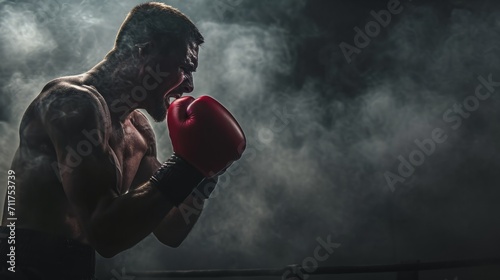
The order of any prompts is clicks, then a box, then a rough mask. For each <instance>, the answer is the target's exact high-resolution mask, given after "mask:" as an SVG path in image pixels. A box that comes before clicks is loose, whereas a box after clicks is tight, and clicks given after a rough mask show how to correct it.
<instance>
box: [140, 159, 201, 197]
mask: <svg viewBox="0 0 500 280" xmlns="http://www.w3.org/2000/svg"><path fill="white" fill-rule="evenodd" d="M203 178H204V176H203V174H202V173H201V172H200V171H198V170H197V169H196V168H195V167H194V166H192V165H191V164H189V163H188V162H187V161H185V160H184V159H182V158H181V157H179V156H177V155H176V154H173V155H172V156H171V157H170V158H169V159H168V160H167V161H165V163H163V164H162V165H161V167H160V168H159V169H158V170H157V171H156V172H155V173H154V174H153V176H151V178H150V179H149V181H150V183H151V184H152V185H154V186H156V187H157V188H158V189H159V191H160V192H161V193H162V194H163V195H164V196H165V198H166V199H167V200H169V201H170V202H172V203H173V204H174V205H175V206H179V204H181V203H182V202H183V201H184V200H185V199H186V197H188V196H189V194H190V193H192V191H193V189H194V188H196V187H197V186H198V185H199V184H200V182H201V181H203Z"/></svg>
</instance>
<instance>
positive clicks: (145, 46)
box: [135, 42, 152, 59]
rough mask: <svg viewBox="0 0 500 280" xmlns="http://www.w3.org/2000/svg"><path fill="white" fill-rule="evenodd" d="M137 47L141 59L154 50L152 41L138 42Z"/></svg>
mask: <svg viewBox="0 0 500 280" xmlns="http://www.w3.org/2000/svg"><path fill="white" fill-rule="evenodd" d="M135 47H136V48H137V53H136V54H137V55H138V56H139V58H141V59H144V58H145V57H146V56H148V55H149V54H151V50H152V43H151V42H146V43H141V44H136V45H135Z"/></svg>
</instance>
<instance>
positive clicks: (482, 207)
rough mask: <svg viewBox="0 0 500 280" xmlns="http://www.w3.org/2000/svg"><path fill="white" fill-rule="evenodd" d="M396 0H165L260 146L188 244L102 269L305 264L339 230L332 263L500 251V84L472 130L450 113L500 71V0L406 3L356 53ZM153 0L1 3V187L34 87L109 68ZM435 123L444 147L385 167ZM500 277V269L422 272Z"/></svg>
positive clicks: (209, 90)
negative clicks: (199, 36) (362, 36)
mask: <svg viewBox="0 0 500 280" xmlns="http://www.w3.org/2000/svg"><path fill="white" fill-rule="evenodd" d="M388 2H389V1H388V0H384V1H378V0H377V1H319V0H315V1H313V0H310V1H300V0H289V1H264V0H259V1H256V0H222V1H208V0H204V1H202V0H191V1H166V2H165V3H167V4H170V5H173V6H174V7H177V8H179V9H180V10H181V11H183V12H184V13H186V14H187V15H188V16H189V17H190V18H191V19H192V20H193V21H194V22H195V23H196V24H197V26H198V27H199V28H200V30H201V32H202V33H203V34H204V36H205V38H206V43H205V44H204V45H203V47H202V48H201V51H200V66H199V68H198V71H197V73H195V87H196V88H195V92H194V93H193V95H195V96H199V95H201V94H210V95H212V96H214V97H215V98H217V99H218V100H219V101H221V102H222V103H223V104H224V105H225V106H226V107H227V108H228V109H229V110H230V111H231V112H232V113H233V114H234V115H235V116H236V118H237V119H238V120H239V121H240V123H241V125H242V127H243V129H244V130H245V132H246V135H247V137H248V140H249V142H248V148H247V151H246V153H245V155H244V156H243V158H242V159H241V160H240V161H239V162H238V164H237V165H236V166H233V168H232V169H231V170H230V172H228V173H227V174H226V175H224V177H223V178H222V179H221V183H220V184H219V187H218V191H219V192H218V193H217V194H216V195H214V197H213V198H211V199H210V200H209V201H208V203H207V205H206V207H205V210H204V213H203V215H202V218H201V219H200V221H199V222H198V224H197V225H196V226H195V228H194V229H193V231H192V233H191V234H190V236H189V237H188V238H187V239H186V240H185V242H184V243H183V244H182V245H181V246H180V247H179V248H177V249H172V248H168V247H165V246H163V245H161V244H160V243H159V242H158V241H157V240H156V239H155V238H154V237H152V236H150V237H148V238H146V239H145V240H143V241H142V242H140V243H139V244H137V245H136V246H135V247H134V248H132V249H130V250H127V251H125V252H123V253H121V254H119V255H117V256H116V257H114V258H112V259H104V258H101V257H99V258H98V267H97V272H98V276H99V279H105V280H108V279H109V280H111V279H113V278H115V279H119V278H117V277H118V275H122V273H123V271H125V272H126V271H132V270H135V271H137V270H178V269H209V268H258V267H283V266H285V265H288V264H292V263H298V264H300V263H302V262H303V260H304V259H306V258H307V257H312V256H313V254H314V250H315V248H316V247H317V246H318V241H317V238H322V239H324V240H326V239H327V237H328V236H329V238H330V240H331V241H332V242H334V243H339V244H340V247H338V248H337V249H335V251H334V252H333V253H332V254H331V255H330V256H329V258H328V259H327V260H325V261H320V262H319V265H320V266H329V265H361V264H385V263H400V262H408V261H410V262H411V261H416V260H420V261H443V260H452V259H471V258H481V257H494V256H499V255H500V252H499V245H500V240H499V237H500V226H499V216H500V215H499V210H500V206H499V204H498V201H499V198H500V189H499V182H500V172H499V167H500V159H499V155H500V153H499V152H500V151H499V145H498V143H499V139H500V128H499V125H498V120H499V117H500V114H499V111H498V108H499V105H500V100H499V99H500V98H499V96H498V95H499V92H500V88H498V89H497V91H495V92H494V93H493V94H492V95H491V97H489V98H488V99H486V100H484V101H480V102H479V106H478V108H477V109H476V110H474V111H471V112H470V116H468V117H467V118H462V123H461V125H460V126H459V127H458V128H457V129H452V126H451V123H449V122H446V121H445V120H444V119H443V114H444V112H445V111H447V110H448V109H452V108H453V106H454V104H462V103H463V101H464V99H465V98H469V99H468V100H470V97H471V96H472V95H474V92H475V89H476V87H477V86H478V85H479V84H480V82H479V80H478V77H479V76H482V77H486V78H487V77H488V76H489V75H492V80H494V81H500V72H499V70H500V64H499V63H500V56H499V50H500V48H499V47H498V43H499V39H500V33H499V31H500V17H499V16H498V14H499V7H498V4H496V3H495V1H459V0H454V1H452V0H449V1H421V0H413V1H409V0H402V1H400V3H401V6H402V7H403V10H402V11H401V12H400V13H399V14H394V15H392V17H391V20H390V22H389V24H388V25H387V26H386V27H381V29H380V32H379V34H378V35H377V36H374V37H373V38H371V41H370V43H369V44H368V45H367V46H366V47H364V48H362V49H361V52H360V53H359V54H355V55H353V56H352V57H351V58H352V61H351V62H350V63H348V62H347V60H346V58H345V57H344V55H343V53H342V51H341V49H340V48H339V44H340V43H341V42H345V43H348V44H350V45H354V42H353V38H354V36H355V31H354V28H355V27H359V28H361V29H364V28H365V25H366V24H367V23H368V22H369V21H372V20H373V17H372V15H371V14H370V12H371V11H372V10H373V11H375V12H378V11H380V10H381V9H387V3H388ZM138 3H140V2H138V1H106V2H103V1H97V0H82V1H64V2H63V1H61V0H56V1H46V2H42V1H0V63H1V68H0V90H1V94H0V107H1V110H0V133H1V135H0V137H1V138H0V155H1V162H0V169H1V170H2V174H1V176H2V177H1V178H2V182H6V171H7V170H8V168H9V166H10V162H11V160H12V156H13V154H14V151H15V148H16V147H17V145H18V144H17V143H18V136H17V129H18V126H19V122H20V118H21V116H22V113H23V112H24V110H25V108H26V107H27V105H28V104H29V103H30V101H31V100H32V99H33V97H34V96H36V95H37V94H38V93H39V91H40V90H41V88H42V87H43V85H44V84H45V83H46V82H47V81H49V80H51V79H53V78H56V77H59V76H65V75H72V74H78V73H81V72H84V71H86V70H88V69H89V68H91V67H92V66H93V65H95V64H96V63H98V62H99V61H100V60H101V59H102V58H103V56H104V55H105V54H106V53H107V52H108V51H109V50H110V49H111V48H112V46H113V39H114V36H115V35H116V32H117V30H118V28H119V26H120V24H121V22H122V20H123V19H124V17H125V16H126V14H127V12H128V11H129V10H130V9H131V8H132V7H133V6H134V5H136V4H138ZM483 90H484V89H483ZM453 115H454V116H457V114H453ZM154 128H155V131H156V134H157V140H158V142H159V144H158V146H159V149H160V155H159V158H160V160H164V159H166V158H167V156H168V155H170V154H171V152H172V150H171V146H170V142H169V138H168V132H167V131H166V129H165V125H164V124H163V123H159V124H154ZM435 128H441V129H442V130H443V131H444V132H445V133H446V135H447V138H446V141H445V142H444V143H441V144H437V145H436V148H435V151H434V152H433V153H431V154H430V155H428V156H426V157H425V161H424V163H423V164H422V165H420V166H418V167H416V168H415V171H414V173H413V174H412V175H411V176H409V177H408V178H406V179H405V180H404V182H397V183H396V184H395V185H394V186H393V188H391V187H390V186H389V185H388V183H387V181H386V179H385V177H384V174H385V173H386V172H392V173H394V174H398V165H399V164H400V160H399V159H398V156H402V157H404V158H406V159H408V156H409V155H410V153H411V152H412V151H414V150H415V149H417V146H416V144H415V143H414V142H415V140H417V139H418V140H423V139H427V138H430V137H431V134H432V131H433V129H435ZM4 189H5V184H2V185H1V186H0V190H4ZM2 193H3V191H2ZM2 201H3V199H2ZM144 218H147V217H144ZM499 277H500V269H499V267H485V268H468V269H465V268H464V269H452V270H443V271H430V272H422V273H421V274H420V279H438V280H443V279H450V280H451V279H460V280H463V279H499ZM327 278H328V279H332V277H326V276H325V277H321V276H313V277H312V279H327ZM125 279H126V278H125ZM262 279H276V278H262ZM335 279H396V275H395V274H391V273H388V274H365V275H344V276H343V275H339V276H335Z"/></svg>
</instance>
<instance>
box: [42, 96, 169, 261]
mask: <svg viewBox="0 0 500 280" xmlns="http://www.w3.org/2000/svg"><path fill="white" fill-rule="evenodd" d="M42 107H43V108H44V109H43V110H41V116H42V118H43V123H44V127H45V129H46V131H47V132H48V134H49V136H50V138H51V140H52V142H53V144H54V147H55V149H56V153H57V160H58V164H59V166H65V167H66V168H65V170H64V172H61V174H60V175H61V182H62V185H63V189H64V191H65V193H66V196H67V197H68V200H69V202H70V204H71V206H72V207H73V209H74V210H75V212H76V214H77V216H78V218H79V220H80V223H81V225H82V226H83V229H84V231H85V234H86V236H87V239H88V241H89V242H90V244H91V245H92V246H93V247H94V248H95V249H96V250H97V252H98V253H99V254H101V255H102V256H104V257H112V256H114V255H115V254H117V253H119V252H121V251H123V250H125V249H127V248H130V247H132V246H133V245H135V244H136V243H137V242H139V241H140V240H142V239H143V238H144V237H146V236H147V235H149V234H150V233H151V232H152V231H153V230H154V229H155V228H156V227H157V226H158V224H159V223H160V222H161V221H162V220H163V219H164V217H165V215H166V214H167V213H168V212H169V211H170V210H171V209H172V207H173V206H172V204H171V203H169V202H168V201H167V200H166V199H165V197H163V196H162V194H161V193H160V192H159V191H158V189H157V188H156V187H154V186H151V185H150V184H149V183H148V182H147V183H143V184H141V185H140V186H138V187H136V188H134V189H133V190H130V191H129V192H128V193H126V194H123V195H119V194H118V192H117V191H116V190H117V189H120V188H121V187H122V186H121V184H122V183H121V174H120V172H121V167H120V166H119V163H118V162H117V160H116V156H115V154H114V152H113V151H112V150H111V148H110V147H109V144H108V140H109V136H110V135H109V134H110V130H111V124H110V119H109V114H108V113H107V111H106V110H107V107H106V106H105V104H104V100H102V98H100V96H98V95H96V94H93V93H91V92H88V91H86V90H85V89H80V88H78V89H74V88H71V89H65V90H62V91H59V92H54V93H51V94H50V95H48V96H47V97H45V98H44V102H43V106H42ZM86 132H87V133H88V132H96V133H97V135H98V137H94V139H96V138H97V140H95V141H94V142H93V143H92V145H91V149H88V145H86V144H83V143H89V141H88V139H87V138H86V137H85V133H86ZM75 151H77V153H78V157H76V156H75Z"/></svg>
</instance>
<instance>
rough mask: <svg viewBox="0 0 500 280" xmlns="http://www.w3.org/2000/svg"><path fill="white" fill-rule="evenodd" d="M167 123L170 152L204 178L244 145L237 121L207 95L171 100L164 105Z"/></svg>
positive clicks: (234, 156) (236, 156)
mask: <svg viewBox="0 0 500 280" xmlns="http://www.w3.org/2000/svg"><path fill="white" fill-rule="evenodd" d="M167 124H168V130H169V132H170V139H171V140H172V147H173V150H174V153H175V154H176V155H177V156H179V157H180V158H182V159H184V160H185V161H187V162H188V163H190V164H191V165H193V166H194V167H195V168H196V169H198V170H199V171H200V172H201V173H202V174H203V176H205V177H213V176H214V175H216V174H217V173H219V172H220V171H223V170H224V169H226V168H227V167H229V166H230V165H231V163H232V162H233V161H235V160H238V159H239V158H240V157H241V155H242V153H243V151H244V150H245V147H246V139H245V134H243V130H242V129H241V127H240V126H239V124H238V122H237V121H236V120H235V119H234V117H233V116H232V115H231V113H229V111H228V110H227V109H226V108H224V106H222V105H221V104H220V103H219V102H217V100H215V99H213V98H212V97H210V96H206V95H205V96H201V97H200V98H198V99H194V98H193V97H192V96H184V97H181V98H179V99H177V100H175V101H174V102H172V104H170V106H169V108H168V113H167Z"/></svg>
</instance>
